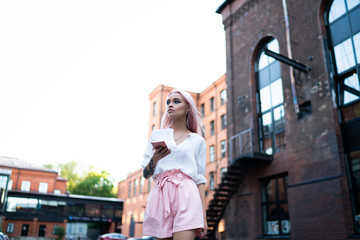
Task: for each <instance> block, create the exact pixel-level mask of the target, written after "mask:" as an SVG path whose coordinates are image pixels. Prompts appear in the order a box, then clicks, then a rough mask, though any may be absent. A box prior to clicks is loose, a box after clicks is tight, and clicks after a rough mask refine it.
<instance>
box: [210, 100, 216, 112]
mask: <svg viewBox="0 0 360 240" xmlns="http://www.w3.org/2000/svg"><path fill="white" fill-rule="evenodd" d="M214 109H215V106H214V97H212V98H210V112H213V111H214Z"/></svg>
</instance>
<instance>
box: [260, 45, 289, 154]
mask: <svg viewBox="0 0 360 240" xmlns="http://www.w3.org/2000/svg"><path fill="white" fill-rule="evenodd" d="M265 48H267V49H269V50H271V51H273V52H276V53H278V52H279V45H278V42H277V40H276V39H273V40H271V41H270V42H269V43H268V44H266V45H265V46H264V49H265ZM256 71H257V72H256V75H257V96H258V97H257V101H258V102H257V104H258V106H259V107H258V121H259V125H260V126H259V129H260V130H259V140H260V142H259V144H260V148H261V150H262V151H263V152H265V153H267V154H273V153H276V152H279V151H280V150H281V149H282V148H285V140H284V138H285V134H284V126H285V109H284V95H283V86H282V79H281V73H280V63H279V61H277V60H275V59H274V58H272V57H269V56H267V55H265V53H264V52H263V51H262V52H261V53H260V55H259V59H258V62H257V66H256Z"/></svg>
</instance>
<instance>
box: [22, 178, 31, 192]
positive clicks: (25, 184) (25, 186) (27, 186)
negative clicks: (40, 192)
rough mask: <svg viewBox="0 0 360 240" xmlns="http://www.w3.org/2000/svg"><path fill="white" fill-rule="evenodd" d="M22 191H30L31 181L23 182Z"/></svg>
mask: <svg viewBox="0 0 360 240" xmlns="http://www.w3.org/2000/svg"><path fill="white" fill-rule="evenodd" d="M21 191H25V192H28V191H30V181H22V182H21Z"/></svg>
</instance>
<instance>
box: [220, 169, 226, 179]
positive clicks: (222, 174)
mask: <svg viewBox="0 0 360 240" xmlns="http://www.w3.org/2000/svg"><path fill="white" fill-rule="evenodd" d="M226 171H227V168H226V167H223V168H221V169H220V176H221V178H223V177H224V175H225V173H226Z"/></svg>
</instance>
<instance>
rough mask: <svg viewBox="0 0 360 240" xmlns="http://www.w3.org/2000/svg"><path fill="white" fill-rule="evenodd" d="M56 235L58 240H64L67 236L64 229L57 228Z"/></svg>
mask: <svg viewBox="0 0 360 240" xmlns="http://www.w3.org/2000/svg"><path fill="white" fill-rule="evenodd" d="M55 235H56V236H57V237H58V238H57V239H59V240H62V239H63V238H64V236H65V229H64V228H63V227H57V228H55Z"/></svg>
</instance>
